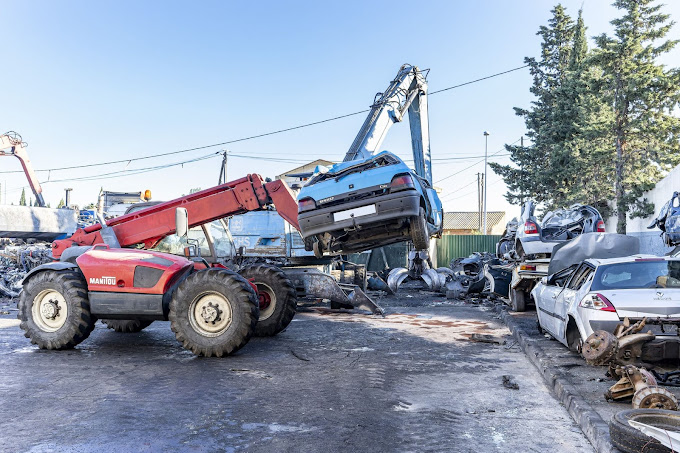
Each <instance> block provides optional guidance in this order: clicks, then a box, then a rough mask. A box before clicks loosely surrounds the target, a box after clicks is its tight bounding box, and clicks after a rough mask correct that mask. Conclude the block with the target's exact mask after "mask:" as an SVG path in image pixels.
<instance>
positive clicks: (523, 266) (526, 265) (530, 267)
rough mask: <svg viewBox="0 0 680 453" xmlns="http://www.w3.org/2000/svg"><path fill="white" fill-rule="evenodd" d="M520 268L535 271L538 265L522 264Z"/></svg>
mask: <svg viewBox="0 0 680 453" xmlns="http://www.w3.org/2000/svg"><path fill="white" fill-rule="evenodd" d="M519 270H521V271H535V270H536V266H534V265H533V264H520V266H519Z"/></svg>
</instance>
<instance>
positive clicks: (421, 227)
mask: <svg viewBox="0 0 680 453" xmlns="http://www.w3.org/2000/svg"><path fill="white" fill-rule="evenodd" d="M411 240H412V241H413V247H415V249H416V250H427V249H428V248H429V246H430V235H429V234H428V232H427V221H426V220H425V210H424V209H423V208H420V214H419V215H417V216H415V217H411Z"/></svg>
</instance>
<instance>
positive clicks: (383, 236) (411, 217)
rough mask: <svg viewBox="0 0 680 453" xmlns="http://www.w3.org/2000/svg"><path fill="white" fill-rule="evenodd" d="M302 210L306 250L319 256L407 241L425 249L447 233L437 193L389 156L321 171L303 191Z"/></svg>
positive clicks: (388, 153) (350, 162) (318, 168)
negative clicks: (439, 236) (430, 242)
mask: <svg viewBox="0 0 680 453" xmlns="http://www.w3.org/2000/svg"><path fill="white" fill-rule="evenodd" d="M298 207H299V208H298V209H299V211H298V222H299V224H300V230H301V232H302V236H303V238H304V241H305V249H306V250H313V251H314V253H315V254H316V255H317V256H319V257H321V256H322V254H323V252H324V251H326V252H330V253H339V252H341V251H342V253H352V252H361V251H364V250H368V249H371V248H375V247H379V246H383V245H388V244H393V243H397V242H404V241H408V240H412V241H413V244H414V247H415V248H416V250H426V249H427V248H428V245H429V240H430V237H431V236H438V235H441V232H442V228H443V223H442V219H443V208H442V203H441V201H440V200H439V196H438V195H437V193H436V191H435V190H434V189H433V188H432V187H431V185H430V184H429V183H428V182H427V180H426V179H424V178H421V177H420V176H418V175H417V174H416V173H415V172H414V171H413V170H411V169H410V168H409V167H408V166H407V165H406V164H405V163H404V162H403V161H402V160H401V159H400V158H399V157H397V156H396V155H394V154H392V153H390V152H389V151H383V152H381V153H378V154H376V155H375V156H373V157H371V158H368V159H359V160H353V161H349V162H342V163H339V164H336V165H333V166H332V167H330V168H326V167H321V166H319V167H317V169H316V170H315V172H314V175H313V176H312V178H311V179H310V180H309V182H308V183H307V184H306V185H305V186H304V187H303V188H302V189H301V190H300V194H299V195H298Z"/></svg>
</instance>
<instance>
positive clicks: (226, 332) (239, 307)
mask: <svg viewBox="0 0 680 453" xmlns="http://www.w3.org/2000/svg"><path fill="white" fill-rule="evenodd" d="M258 315H259V309H258V302H257V296H256V295H255V291H254V290H253V288H252V287H251V286H250V283H248V281H247V280H246V279H244V278H243V277H241V276H240V275H238V274H237V273H235V272H232V271H229V270H226V269H208V270H203V271H198V272H196V273H194V274H191V275H190V276H188V277H187V278H186V280H184V281H183V282H182V283H180V285H179V286H178V287H177V290H176V291H175V294H174V295H173V297H172V300H171V301H170V313H169V319H170V327H171V328H172V331H173V332H175V337H176V338H177V340H178V341H179V342H180V343H182V345H183V346H184V347H185V348H186V349H189V350H190V351H192V352H193V353H194V354H196V355H201V356H205V357H213V356H216V357H222V356H225V355H229V354H232V353H234V352H236V351H238V350H239V349H240V348H242V347H243V346H245V344H246V343H248V340H250V337H251V336H252V335H253V332H254V331H255V325H256V324H257V318H258Z"/></svg>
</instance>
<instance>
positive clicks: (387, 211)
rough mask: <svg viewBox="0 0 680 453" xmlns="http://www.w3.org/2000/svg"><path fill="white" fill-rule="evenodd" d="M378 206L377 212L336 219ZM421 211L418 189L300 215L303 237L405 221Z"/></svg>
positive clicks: (299, 221) (299, 220)
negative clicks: (367, 207) (344, 213)
mask: <svg viewBox="0 0 680 453" xmlns="http://www.w3.org/2000/svg"><path fill="white" fill-rule="evenodd" d="M372 205H375V213H374V214H368V215H361V216H358V217H351V218H348V219H343V220H340V221H335V215H336V214H338V213H340V212H343V211H347V210H350V209H356V208H362V207H366V206H372ZM419 213H420V194H419V193H418V192H417V191H415V190H408V191H403V192H397V193H391V194H387V195H383V196H381V197H374V198H372V199H371V200H370V202H369V201H368V200H358V201H352V202H349V203H343V204H339V205H335V206H331V207H328V208H320V209H314V210H312V211H308V212H303V213H301V214H299V215H298V223H299V224H300V231H301V232H302V237H304V238H308V237H311V236H314V235H317V234H323V233H329V232H333V231H342V230H345V229H355V228H357V227H368V226H370V225H372V224H385V223H387V222H390V221H394V220H403V219H404V218H406V217H413V216H416V215H419Z"/></svg>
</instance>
